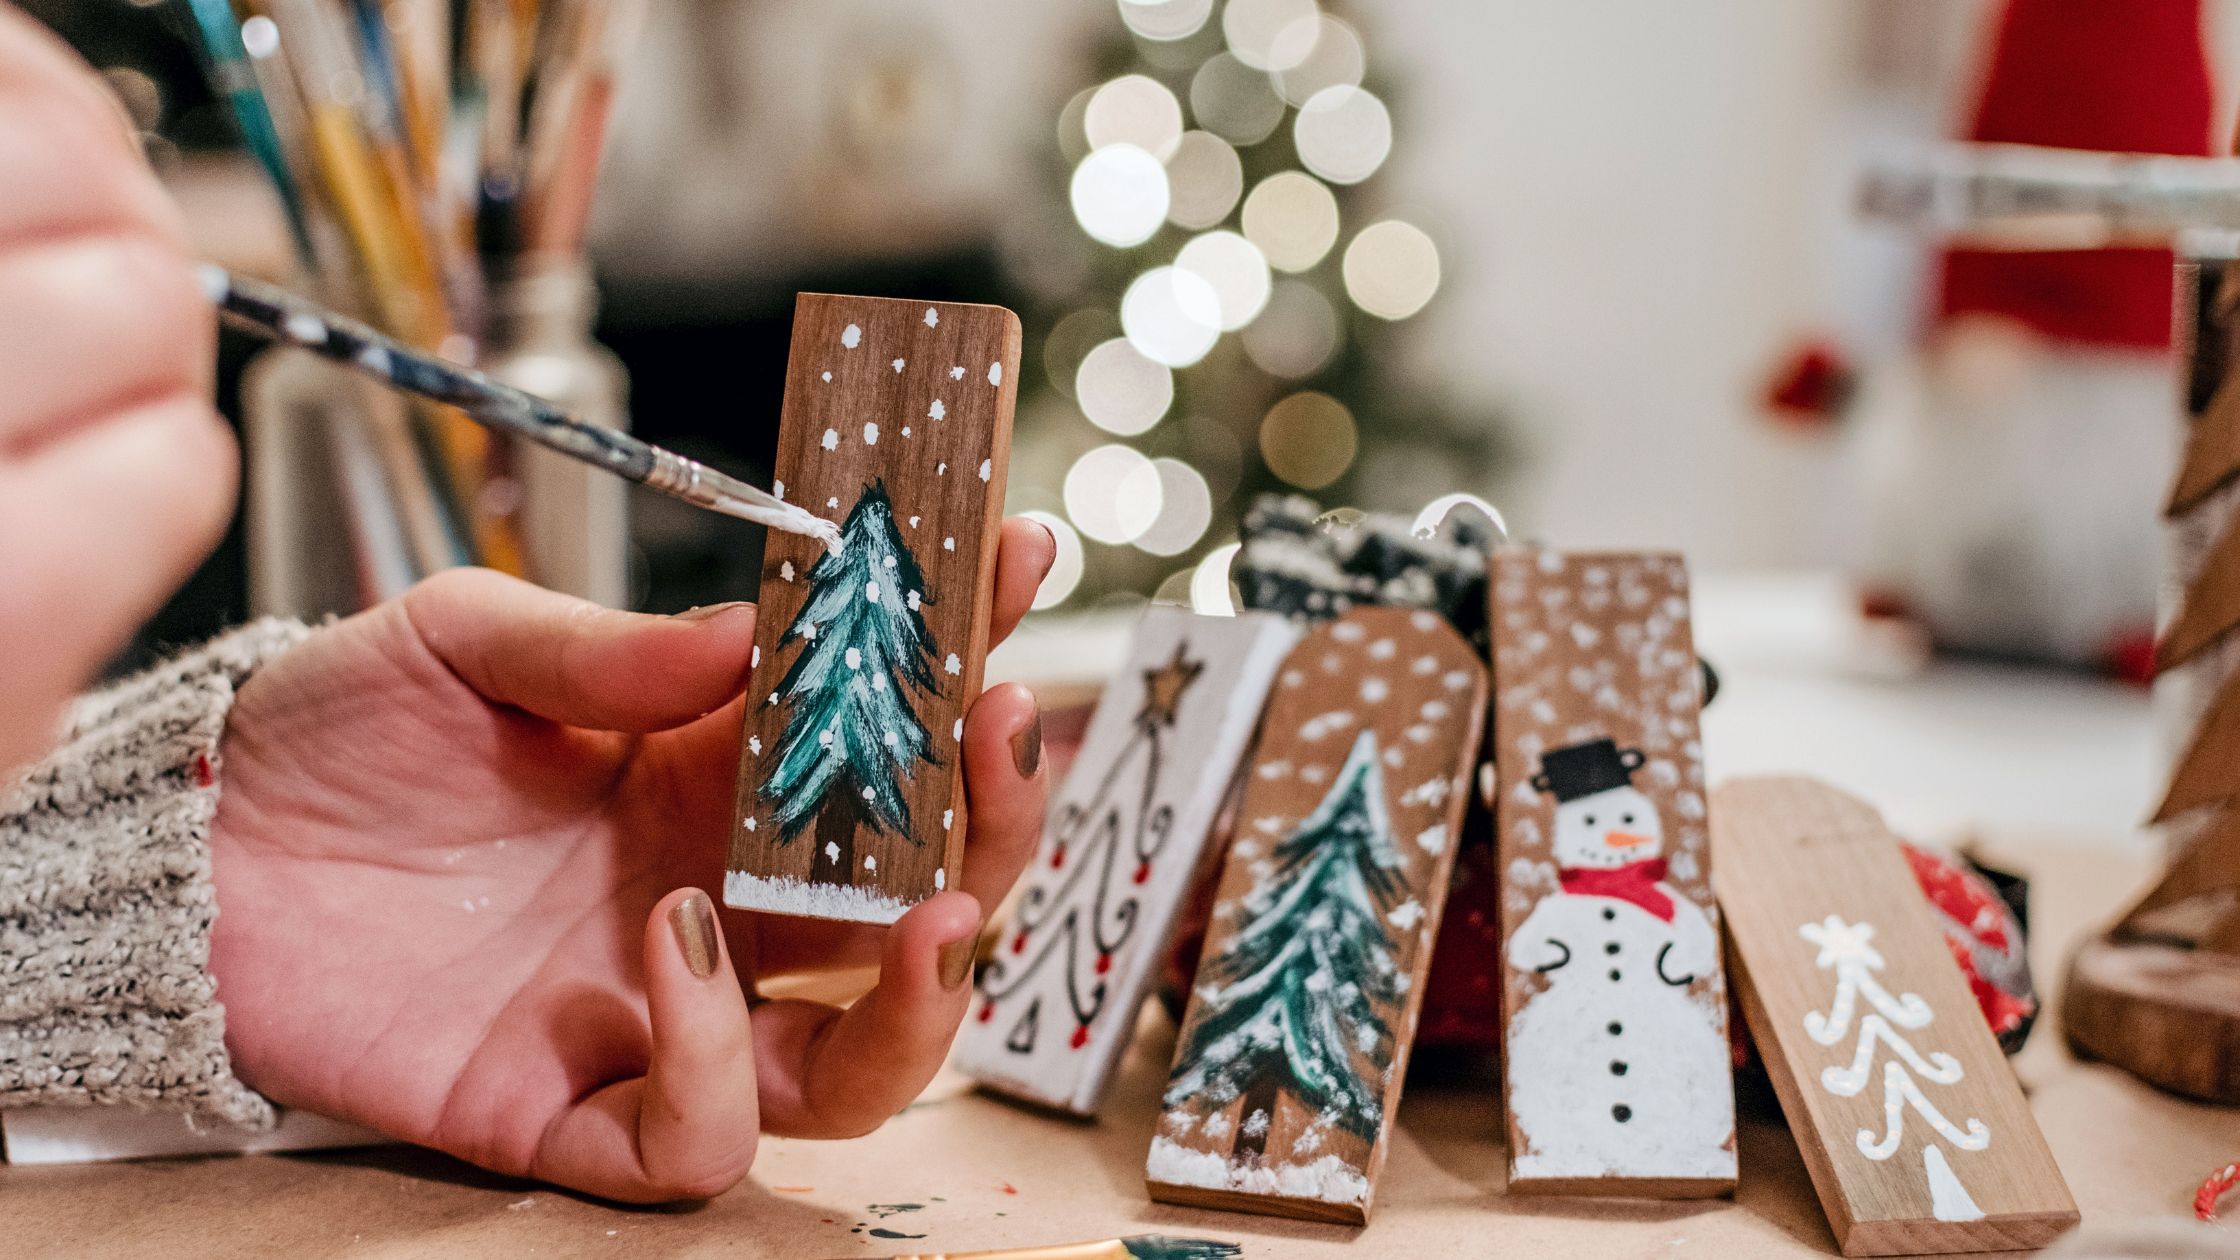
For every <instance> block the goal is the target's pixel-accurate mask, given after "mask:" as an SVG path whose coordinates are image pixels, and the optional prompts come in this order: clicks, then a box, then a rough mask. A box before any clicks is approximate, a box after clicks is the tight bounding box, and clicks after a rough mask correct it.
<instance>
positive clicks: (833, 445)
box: [822, 429, 840, 451]
mask: <svg viewBox="0 0 2240 1260" xmlns="http://www.w3.org/2000/svg"><path fill="white" fill-rule="evenodd" d="M822 445H823V446H824V448H825V449H826V450H828V451H836V450H839V449H840V430H838V429H826V430H825V431H824V442H823V443H822Z"/></svg>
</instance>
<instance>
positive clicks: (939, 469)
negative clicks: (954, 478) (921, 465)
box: [933, 460, 949, 477]
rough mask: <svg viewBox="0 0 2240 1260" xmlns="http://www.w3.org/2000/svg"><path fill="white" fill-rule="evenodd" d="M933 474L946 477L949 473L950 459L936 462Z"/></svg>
mask: <svg viewBox="0 0 2240 1260" xmlns="http://www.w3.org/2000/svg"><path fill="white" fill-rule="evenodd" d="M933 475H934V476H936V477H946V476H948V475H949V461H948V460H942V461H941V462H940V463H938V464H935V465H934V466H933Z"/></svg>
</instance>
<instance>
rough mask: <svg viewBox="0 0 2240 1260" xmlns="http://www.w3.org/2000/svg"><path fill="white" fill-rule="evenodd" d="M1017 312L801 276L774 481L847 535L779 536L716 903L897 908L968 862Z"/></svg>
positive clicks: (870, 910)
mask: <svg viewBox="0 0 2240 1260" xmlns="http://www.w3.org/2000/svg"><path fill="white" fill-rule="evenodd" d="M1018 375H1019V321H1018V318H1017V317H1016V316H1014V315H1013V314H1012V313H1011V312H1009V311H1006V310H1003V309H1002V308H1000V307H994V306H962V305H957V304H955V303H948V302H935V303H926V302H905V301H898V300H893V299H887V298H861V297H837V296H833V295H830V294H821V293H805V294H803V295H801V298H800V300H799V301H798V302H797V303H796V305H795V307H794V317H793V349H792V352H791V354H790V356H789V357H788V359H787V361H786V390H785V410H784V413H783V416H782V417H781V419H780V422H779V427H778V454H777V463H776V469H777V491H778V493H779V494H780V495H781V496H782V497H784V498H786V499H787V500H789V501H791V502H794V503H799V504H801V505H802V506H804V507H807V508H808V509H810V510H811V511H814V512H818V513H820V514H823V515H826V516H829V517H830V518H831V519H833V520H834V521H837V522H839V523H840V526H841V533H842V535H843V539H842V546H841V548H840V550H839V551H837V552H833V553H830V554H827V553H826V552H825V550H824V549H823V548H822V547H821V546H820V545H819V544H818V543H817V542H816V541H814V540H812V539H807V538H802V537H798V536H796V535H792V534H778V533H772V534H771V535H770V536H769V540H768V542H767V544H766V550H765V552H764V555H763V565H762V594H761V605H762V618H761V622H760V624H759V625H758V626H757V627H756V630H755V646H754V658H753V669H754V674H753V681H752V682H750V683H749V684H748V696H749V702H748V705H747V713H746V724H745V733H744V736H743V738H742V746H741V748H740V755H739V791H738V806H737V810H736V815H737V816H736V819H735V821H734V824H733V829H732V839H731V860H730V869H729V871H728V873H727V874H726V875H725V878H724V888H723V893H724V901H725V903H726V904H728V905H732V906H736V907H739V908H741V909H748V910H767V911H774V912H776V913H780V914H796V915H808V916H812V917H816V918H824V919H846V920H853V921H857V922H865V923H888V922H892V921H893V920H894V919H896V918H898V917H900V916H901V914H902V913H903V912H904V911H905V910H908V909H909V908H910V907H911V906H912V905H914V904H916V903H917V902H919V901H922V900H924V899H925V898H927V897H929V896H931V895H933V894H934V893H935V892H937V891H939V890H940V889H941V888H943V887H945V886H946V885H947V883H948V882H949V881H950V880H951V879H953V878H954V877H955V876H956V873H957V863H958V860H959V858H960V857H961V855H962V852H963V845H964V825H965V818H964V773H963V759H962V756H961V748H960V740H961V738H962V736H963V733H964V712H965V709H966V708H967V707H968V706H969V705H970V704H971V702H972V700H973V698H974V697H975V696H976V695H978V694H979V691H980V667H981V659H982V657H983V656H984V655H985V653H986V650H987V641H988V619H989V615H990V602H991V596H992V593H993V589H994V581H995V563H996V538H997V531H998V530H999V529H1000V527H1001V525H1002V508H1003V485H1004V473H1005V470H1006V467H1007V465H1008V463H1009V459H1010V452H1011V413H1012V406H1013V403H1014V401H1015V400H1016V397H1017V392H1018Z"/></svg>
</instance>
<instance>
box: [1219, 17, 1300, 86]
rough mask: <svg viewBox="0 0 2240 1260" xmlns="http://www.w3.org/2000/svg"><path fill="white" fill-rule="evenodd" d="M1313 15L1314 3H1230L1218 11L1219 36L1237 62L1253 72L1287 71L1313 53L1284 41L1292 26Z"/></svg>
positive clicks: (1291, 42)
mask: <svg viewBox="0 0 2240 1260" xmlns="http://www.w3.org/2000/svg"><path fill="white" fill-rule="evenodd" d="M1314 16H1315V5H1314V0H1229V4H1228V7H1227V8H1224V9H1223V10H1222V11H1221V35H1222V38H1223V39H1226V40H1227V41H1228V43H1229V51H1230V52H1231V53H1233V54H1235V56H1236V58H1237V60H1239V61H1241V62H1243V63H1244V64H1246V65H1248V66H1250V67H1252V68H1253V69H1255V70H1286V69H1289V68H1290V67H1292V66H1294V65H1297V64H1298V63H1299V62H1300V61H1301V60H1303V59H1305V57H1306V55H1307V54H1308V53H1309V52H1311V51H1313V49H1312V44H1311V42H1310V43H1309V45H1308V46H1307V47H1300V46H1299V41H1297V40H1289V41H1287V40H1285V39H1284V38H1283V33H1284V32H1285V31H1286V30H1288V29H1290V28H1291V26H1292V24H1293V23H1296V22H1299V21H1302V20H1305V19H1310V18H1312V17H1314Z"/></svg>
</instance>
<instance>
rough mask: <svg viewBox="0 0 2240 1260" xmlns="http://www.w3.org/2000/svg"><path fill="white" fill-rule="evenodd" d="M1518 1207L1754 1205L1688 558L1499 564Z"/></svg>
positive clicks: (1496, 650) (1496, 586)
mask: <svg viewBox="0 0 2240 1260" xmlns="http://www.w3.org/2000/svg"><path fill="white" fill-rule="evenodd" d="M1488 602H1489V608H1490V614H1491V620H1490V625H1491V628H1492V636H1493V679H1494V683H1493V696H1494V708H1493V731H1492V736H1491V738H1492V743H1493V747H1494V764H1495V766H1496V768H1497V770H1498V775H1497V778H1498V782H1499V785H1500V787H1499V791H1500V798H1499V804H1498V809H1497V813H1498V830H1497V833H1496V834H1497V836H1498V838H1499V847H1500V855H1501V859H1500V870H1501V871H1502V874H1503V878H1504V882H1505V886H1504V888H1503V891H1502V896H1501V921H1502V935H1503V939H1504V941H1505V942H1506V943H1505V946H1504V950H1503V958H1504V960H1505V965H1504V967H1503V968H1502V971H1503V976H1502V999H1503V1000H1502V1010H1503V1017H1504V1021H1505V1023H1506V1027H1507V1034H1506V1037H1505V1040H1504V1051H1503V1055H1502V1069H1503V1078H1504V1087H1505V1088H1504V1094H1505V1097H1506V1099H1507V1102H1508V1107H1507V1112H1508V1130H1509V1140H1508V1145H1509V1189H1510V1191H1511V1192H1512V1193H1540V1194H1608V1195H1644V1196H1658V1197H1688V1196H1700V1195H1713V1194H1724V1193H1726V1192H1728V1191H1730V1190H1732V1189H1733V1188H1734V1180H1735V1141H1734V1061H1733V1057H1732V1052H1731V1050H1730V1049H1729V1046H1728V1042H1727V990H1726V976H1725V972H1724V967H1723V962H1722V959H1721V956H1720V953H1721V951H1720V947H1719V911H1718V907H1717V906H1716V905H1715V904H1714V903H1713V901H1712V896H1711V879H1710V876H1711V870H1710V865H1711V863H1710V856H1711V854H1710V836H1709V833H1708V832H1707V831H1706V829H1705V824H1704V781H1703V745H1702V739H1701V736H1700V735H1699V734H1698V733H1697V728H1696V722H1697V717H1698V715H1699V713H1700V712H1701V710H1702V707H1703V696H1702V683H1701V679H1702V673H1701V670H1700V669H1699V668H1698V666H1697V663H1696V655H1695V647H1694V643H1693V641H1692V639H1691V636H1690V634H1689V618H1688V571H1687V567H1686V566H1685V565H1684V564H1683V563H1682V562H1681V560H1680V558H1679V557H1677V556H1669V555H1641V554H1614V555H1567V554H1563V553H1559V552H1554V551H1546V550H1541V549H1538V548H1526V547H1505V548H1502V549H1501V550H1499V551H1496V552H1495V553H1494V555H1493V559H1492V563H1491V581H1490V583H1489V586H1488Z"/></svg>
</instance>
